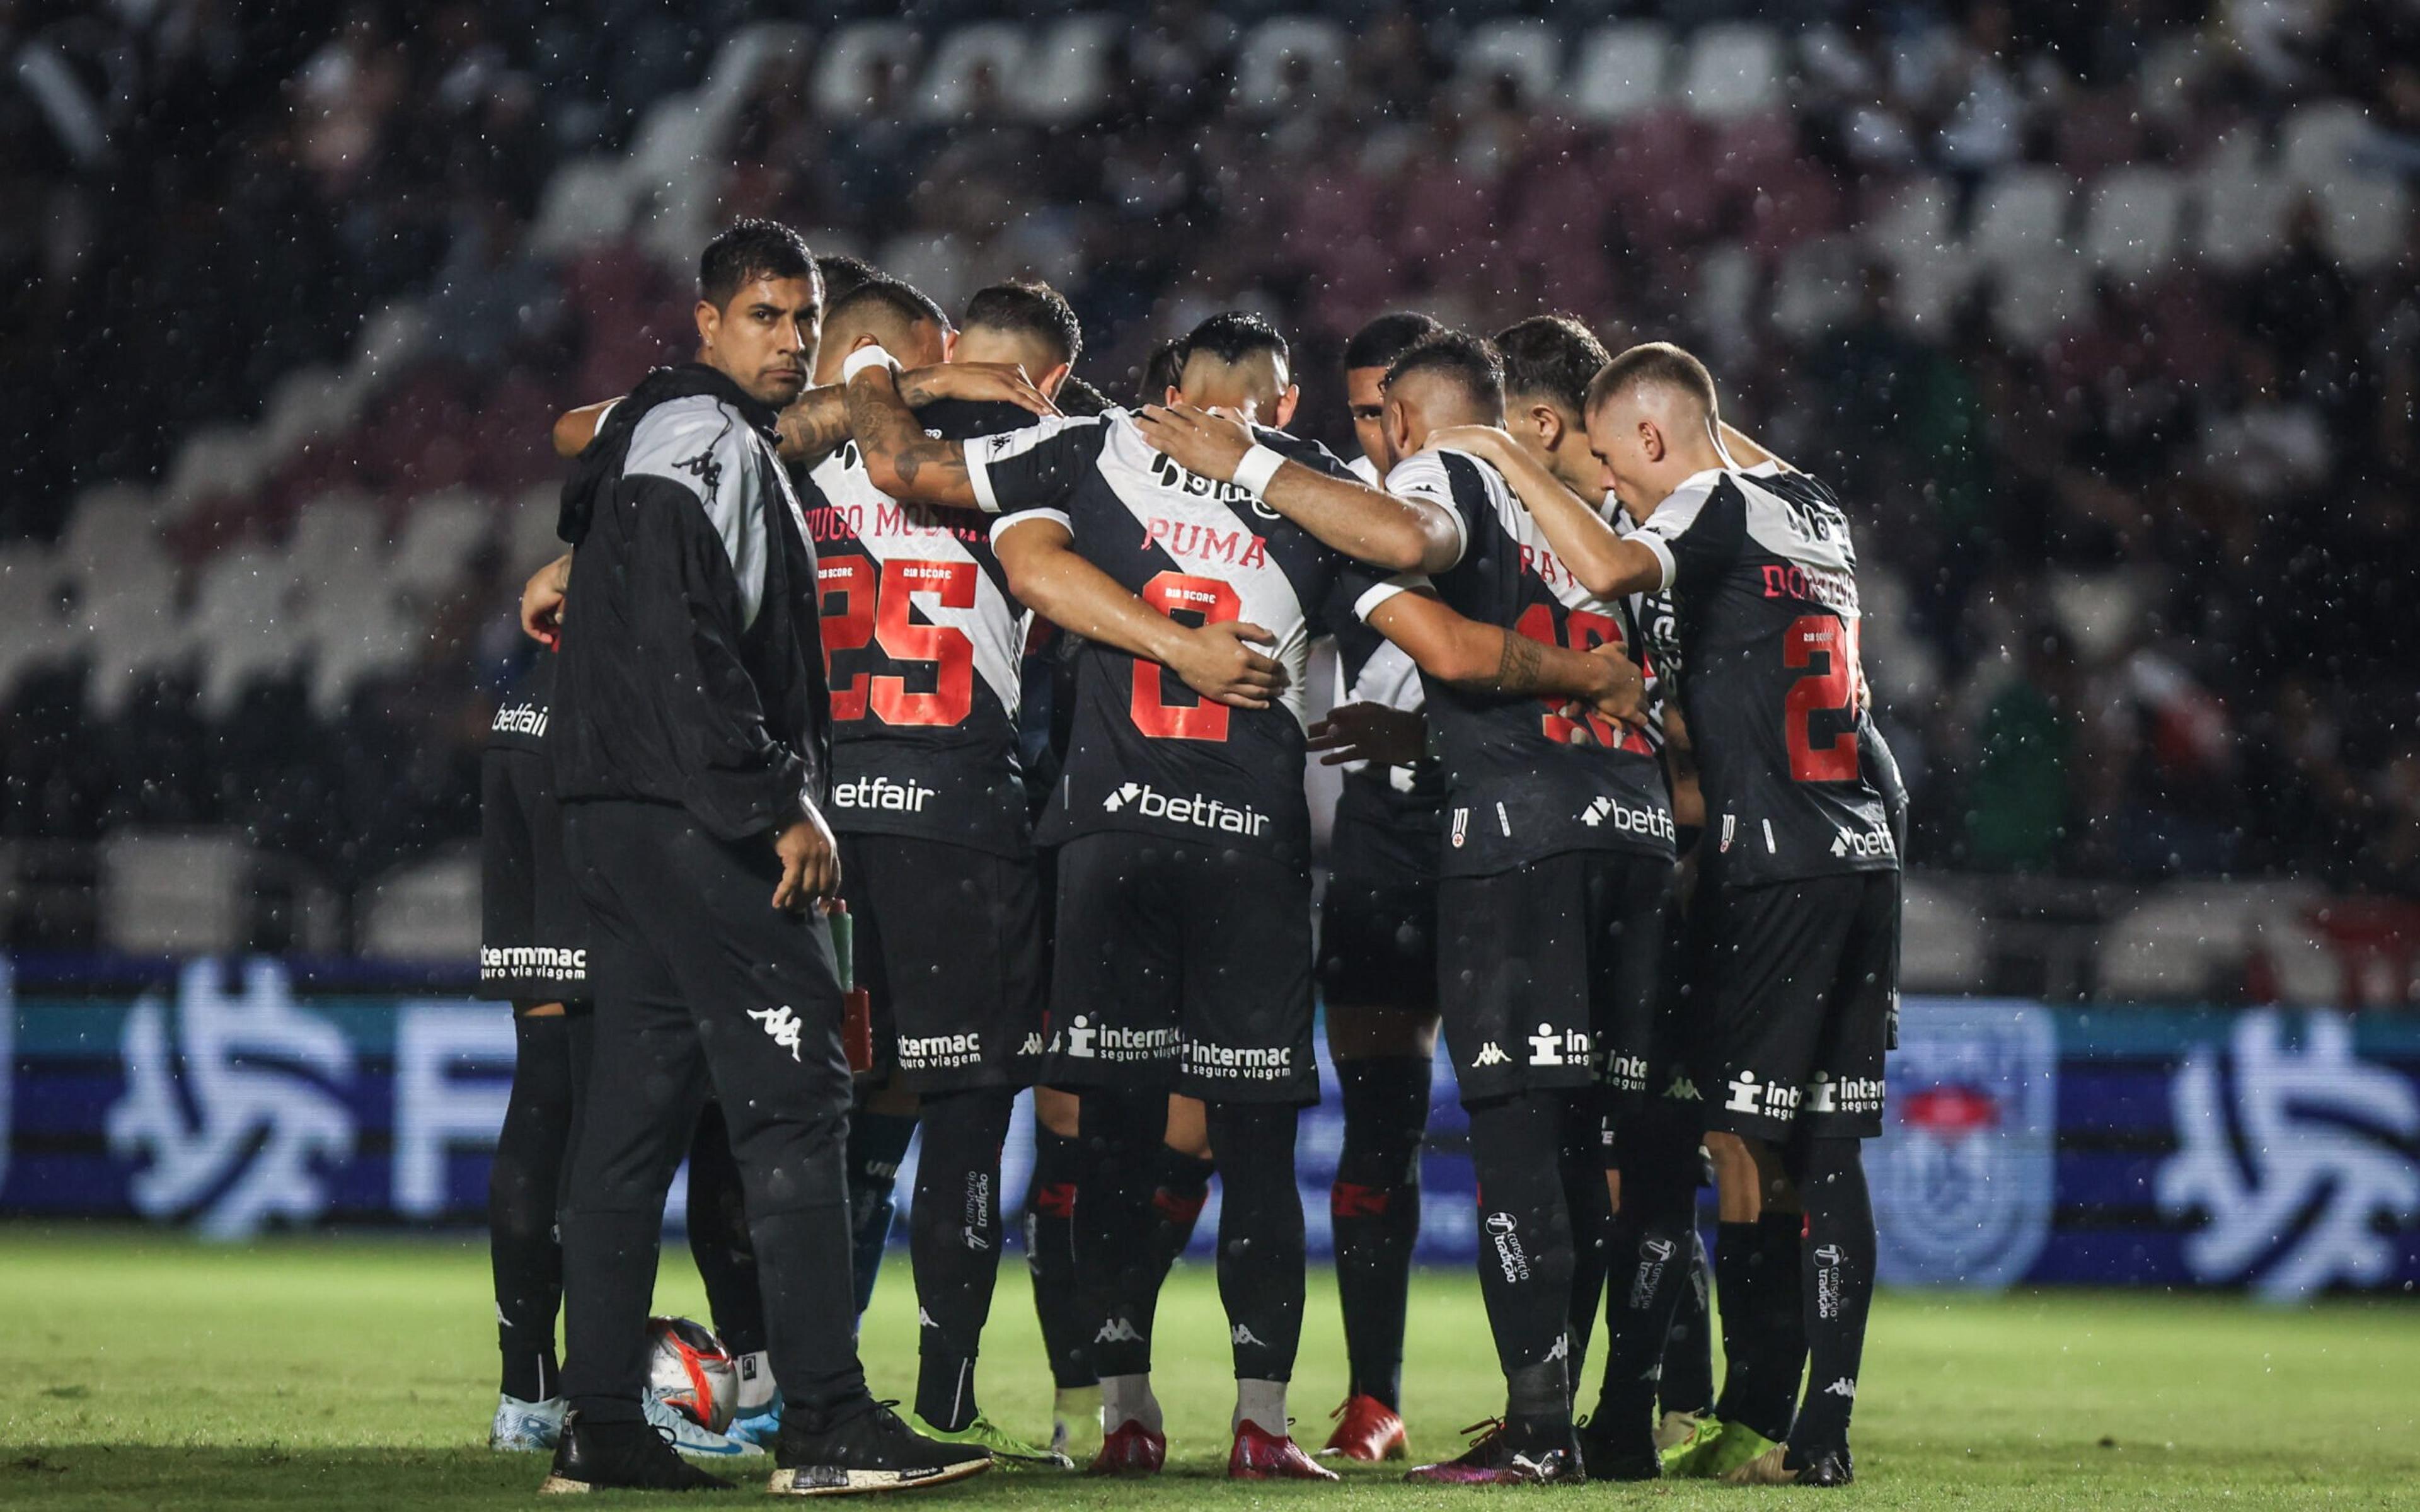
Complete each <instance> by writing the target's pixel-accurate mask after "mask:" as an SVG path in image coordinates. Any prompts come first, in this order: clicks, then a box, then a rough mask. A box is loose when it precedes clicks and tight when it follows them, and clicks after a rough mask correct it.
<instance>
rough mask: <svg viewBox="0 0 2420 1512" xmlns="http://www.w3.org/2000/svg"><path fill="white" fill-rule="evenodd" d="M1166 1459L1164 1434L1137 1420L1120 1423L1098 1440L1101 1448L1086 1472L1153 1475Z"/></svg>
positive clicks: (1163, 1464)
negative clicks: (1144, 1425)
mask: <svg viewBox="0 0 2420 1512" xmlns="http://www.w3.org/2000/svg"><path fill="white" fill-rule="evenodd" d="M1167 1463H1168V1435H1167V1434H1165V1433H1154V1432H1153V1431H1152V1430H1151V1429H1149V1428H1147V1427H1143V1426H1142V1425H1141V1424H1140V1423H1122V1424H1120V1425H1119V1426H1118V1427H1116V1428H1115V1429H1113V1430H1112V1431H1110V1432H1109V1434H1107V1435H1106V1436H1104V1437H1103V1438H1102V1440H1101V1452H1100V1453H1099V1454H1096V1455H1094V1457H1093V1462H1092V1463H1091V1464H1090V1465H1088V1466H1086V1467H1085V1469H1084V1473H1085V1474H1087V1475H1156V1474H1158V1473H1160V1470H1161V1468H1162V1467H1163V1466H1165V1465H1166V1464H1167Z"/></svg>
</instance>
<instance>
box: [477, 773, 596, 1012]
mask: <svg viewBox="0 0 2420 1512" xmlns="http://www.w3.org/2000/svg"><path fill="white" fill-rule="evenodd" d="M588 990H589V989H588V914H587V910H586V909H585V908H584V907H583V906H582V903H581V902H580V889H579V887H577V886H576V885H575V883H574V882H573V879H572V876H571V872H570V869H569V868H568V867H566V865H565V864H564V860H563V810H562V809H561V808H560V807H559V806H558V805H557V804H556V803H555V801H554V779H553V774H552V771H551V768H550V766H549V764H548V761H547V757H546V755H545V754H544V753H543V752H540V751H535V750H514V749H510V748H489V750H487V751H486V752H484V753H483V754H482V755H481V756H480V758H479V995H480V996H482V997H504V998H510V999H511V1000H513V1001H514V1002H520V1003H567V1002H580V1001H584V1000H585V999H586V998H587V996H588Z"/></svg>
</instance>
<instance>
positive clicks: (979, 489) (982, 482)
mask: <svg viewBox="0 0 2420 1512" xmlns="http://www.w3.org/2000/svg"><path fill="white" fill-rule="evenodd" d="M965 450H966V455H967V486H968V487H969V488H970V489H972V490H973V492H974V496H975V507H976V508H978V509H980V510H982V511H983V512H984V513H985V514H986V515H997V514H999V513H1000V495H998V494H996V493H994V492H992V491H991V469H990V468H989V467H987V466H985V463H984V459H983V454H982V453H981V452H979V451H977V450H976V449H975V448H974V447H973V446H972V445H969V446H967V447H966V449H965Z"/></svg>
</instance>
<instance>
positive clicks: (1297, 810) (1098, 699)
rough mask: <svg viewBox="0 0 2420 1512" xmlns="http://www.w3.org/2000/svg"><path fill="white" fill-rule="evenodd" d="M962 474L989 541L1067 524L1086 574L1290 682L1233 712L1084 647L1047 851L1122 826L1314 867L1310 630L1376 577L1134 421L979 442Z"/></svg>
mask: <svg viewBox="0 0 2420 1512" xmlns="http://www.w3.org/2000/svg"><path fill="white" fill-rule="evenodd" d="M1259 440H1260V441H1261V442H1262V444H1264V445H1266V446H1269V447H1271V448H1274V449H1275V450H1277V451H1279V452H1281V453H1283V454H1285V455H1287V456H1288V457H1290V458H1292V459H1293V460H1295V461H1296V462H1299V463H1302V464H1303V465H1304V466H1307V467H1312V468H1317V469H1319V470H1320V471H1324V472H1326V473H1329V474H1331V475H1333V476H1338V477H1344V476H1349V475H1350V474H1348V473H1347V472H1346V471H1345V469H1344V465H1343V464H1342V463H1341V462H1339V461H1338V460H1337V459H1336V458H1335V456H1334V455H1331V454H1330V453H1329V452H1328V451H1327V449H1326V447H1323V446H1320V445H1319V444H1317V443H1316V442H1311V441H1304V440H1296V439H1295V438H1294V437H1291V436H1288V435H1285V434H1284V433H1282V432H1280V431H1271V430H1264V431H1261V432H1260V433H1259ZM967 467H968V471H969V473H970V477H971V479H972V481H973V485H974V488H975V492H976V495H977V497H978V498H979V499H980V500H981V501H983V504H984V506H985V508H986V509H992V510H996V511H997V512H998V513H1000V514H1001V520H1000V521H999V523H998V524H997V525H996V526H995V527H994V532H995V536H997V535H998V534H1000V533H1001V532H1007V531H1011V530H1015V529H1017V528H1018V527H1020V526H1022V525H1027V524H1030V523H1032V521H1035V520H1043V519H1047V520H1055V521H1057V522H1058V523H1059V524H1061V525H1063V527H1065V528H1066V530H1067V532H1068V533H1069V534H1070V535H1071V536H1072V537H1073V539H1074V542H1075V548H1076V550H1077V551H1078V552H1079V553H1081V554H1082V555H1083V556H1084V558H1085V559H1086V560H1088V561H1090V562H1091V563H1094V565H1095V566H1098V567H1100V568H1101V569H1102V570H1103V571H1105V572H1107V573H1108V574H1109V576H1110V577H1111V578H1114V579H1117V581H1118V582H1119V583H1121V584H1122V585H1124V586H1125V587H1126V588H1128V589H1131V590H1132V591H1133V592H1134V593H1135V594H1137V595H1138V596H1139V597H1140V598H1141V599H1142V601H1143V602H1144V603H1146V604H1149V605H1151V606H1152V607H1153V608H1154V609H1158V610H1159V611H1160V612H1161V613H1163V614H1167V615H1169V616H1170V617H1171V618H1174V619H1180V620H1183V621H1185V622H1186V623H1187V624H1194V625H1199V624H1204V623H1213V622H1224V621H1231V620H1242V621H1245V622H1247V623H1249V624H1253V625H1261V626H1262V627H1264V628H1265V629H1266V630H1268V631H1269V632H1270V633H1271V634H1272V635H1273V636H1274V637H1275V638H1276V642H1277V643H1276V645H1275V647H1274V649H1273V650H1272V651H1271V655H1272V656H1275V657H1276V659H1277V660H1278V661H1279V662H1280V663H1282V664H1283V665H1284V667H1285V669H1286V671H1287V672H1288V674H1289V676H1290V678H1291V681H1290V682H1289V683H1288V685H1287V687H1286V690H1285V692H1284V694H1283V695H1282V696H1281V697H1280V699H1279V701H1278V702H1276V703H1275V704H1273V705H1272V706H1271V707H1269V708H1266V709H1238V708H1232V707H1229V706H1228V705H1226V704H1222V703H1218V702H1211V701H1209V700H1206V699H1203V698H1202V697H1200V696H1199V695H1198V694H1196V693H1194V692H1193V690H1192V689H1190V688H1188V687H1186V686H1185V684H1184V683H1183V682H1182V681H1181V680H1179V679H1178V678H1177V677H1176V676H1175V674H1173V673H1171V672H1170V671H1167V670H1166V669H1164V668H1163V667H1161V666H1160V665H1159V664H1158V663H1157V662H1153V661H1147V660H1143V659H1140V658H1138V657H1135V656H1128V655H1127V654H1126V653H1125V652H1123V651H1118V650H1115V649H1113V648H1111V647H1109V646H1106V645H1101V644H1098V643H1096V642H1087V643H1086V644H1085V646H1084V648H1083V649H1082V650H1081V651H1080V652H1078V664H1077V681H1076V710H1075V717H1074V721H1073V726H1072V728H1071V731H1070V733H1069V737H1068V749H1067V761H1066V766H1065V768H1064V769H1063V772H1062V774H1061V776H1060V779H1059V784H1058V788H1057V791H1056V792H1055V793H1054V794H1053V795H1052V798H1051V803H1050V807H1049V810H1047V813H1046V814H1045V815H1044V817H1043V821H1042V826H1041V831H1040V834H1039V837H1038V838H1039V839H1040V840H1041V841H1043V843H1045V844H1053V845H1055V844H1059V843H1062V842H1063V841H1067V840H1071V839H1073V838H1075V837H1076V836H1078V835H1084V834H1090V833H1093V832H1094V831H1098V830H1128V831H1140V832H1141V833H1144V834H1158V835H1167V836H1170V837H1171V838H1183V839H1187V840H1197V841H1212V842H1216V843H1220V844H1225V845H1232V846H1235V847H1237V848H1240V849H1250V850H1256V851H1260V852H1264V853H1267V854H1272V855H1277V856H1282V857H1285V858H1288V859H1292V860H1296V861H1301V860H1303V859H1305V857H1306V856H1307V854H1308V851H1309V845H1310V834H1311V821H1310V814H1309V811H1308V809H1307V807H1306V804H1305V802H1304V798H1303V789H1302V776H1303V756H1304V746H1303V742H1304V732H1305V729H1306V726H1307V714H1306V705H1305V687H1304V675H1305V671H1306V668H1307V665H1308V660H1309V650H1310V645H1311V634H1312V632H1313V630H1314V628H1315V627H1316V625H1315V623H1314V622H1315V620H1316V618H1317V617H1318V616H1319V614H1320V613H1321V610H1322V608H1323V606H1324V605H1326V603H1327V602H1328V601H1329V595H1330V594H1334V593H1337V592H1340V591H1342V592H1347V593H1351V592H1355V591H1357V587H1366V586H1370V585H1374V584H1375V582H1376V581H1377V577H1376V575H1375V574H1374V573H1372V572H1371V571H1370V570H1369V569H1367V568H1364V567H1361V566H1359V564H1357V563H1353V562H1352V561H1351V560H1350V559H1349V558H1347V557H1345V556H1343V555H1342V554H1341V553H1339V552H1337V551H1335V550H1333V549H1331V548H1328V547H1327V546H1326V545H1325V544H1324V543H1322V542H1321V541H1320V540H1319V539H1318V538H1317V537H1316V536H1313V535H1312V534H1311V532H1308V531H1306V530H1304V529H1303V528H1302V527H1300V526H1299V525H1296V524H1295V523H1294V522H1293V521H1292V520H1290V519H1287V518H1286V517H1283V516H1281V515H1280V514H1279V513H1278V512H1277V511H1276V510H1274V509H1271V508H1270V507H1269V506H1268V505H1266V504H1264V503H1263V502H1261V501H1259V500H1258V499H1255V498H1254V497H1252V495H1251V494H1249V493H1248V492H1247V491H1245V490H1244V489H1242V488H1239V487H1237V486H1234V485H1233V484H1232V483H1220V482H1218V481H1216V480H1213V479H1210V478H1204V477H1201V476H1199V475H1197V474H1195V473H1191V472H1188V471H1186V470H1185V469H1183V468H1181V467H1179V466H1178V465H1177V464H1176V463H1175V462H1173V461H1171V459H1169V458H1168V457H1166V456H1163V455H1160V454H1159V453H1157V452H1155V451H1153V450H1152V449H1151V448H1150V447H1149V446H1147V445H1145V444H1144V442H1143V439H1142V435H1141V433H1140V431H1138V430H1137V429H1136V428H1135V426H1134V424H1133V422H1132V419H1131V417H1130V416H1129V415H1128V414H1127V413H1126V412H1125V411H1124V410H1119V409H1112V410H1110V411H1109V412H1108V413H1107V414H1103V415H1098V416H1087V417H1060V418H1054V419H1048V420H1045V421H1043V422H1041V423H1040V424H1034V425H1032V426H1029V427H1027V428H1026V429H1023V430H1019V431H1014V432H1010V433H1007V434H1003V435H997V436H986V437H982V438H978V439H977V440H971V441H969V442H968V443H967ZM1076 628H1078V630H1080V629H1081V628H1082V626H1080V625H1079V626H1077V627H1076Z"/></svg>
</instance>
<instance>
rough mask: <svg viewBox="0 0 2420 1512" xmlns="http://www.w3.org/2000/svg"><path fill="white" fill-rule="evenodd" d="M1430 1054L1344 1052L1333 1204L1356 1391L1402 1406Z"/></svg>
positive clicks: (1350, 1388)
mask: <svg viewBox="0 0 2420 1512" xmlns="http://www.w3.org/2000/svg"><path fill="white" fill-rule="evenodd" d="M1433 1072H1434V1063H1433V1062H1432V1061H1431V1060H1430V1058H1429V1057H1426V1056H1375V1057H1371V1058H1369V1059H1366V1060H1340V1061H1338V1062H1337V1063H1336V1079H1337V1081H1338V1083H1339V1084H1340V1086H1341V1087H1342V1091H1343V1103H1344V1149H1343V1151H1342V1153H1341V1154H1339V1155H1338V1156H1337V1159H1336V1180H1335V1184H1334V1185H1332V1186H1330V1187H1329V1188H1328V1192H1327V1211H1328V1216H1329V1219H1330V1221H1331V1223H1332V1224H1333V1226H1334V1229H1335V1234H1336V1293H1337V1297H1338V1300H1339V1301H1340V1302H1341V1303H1342V1304H1343V1310H1344V1358H1345V1363H1346V1367H1347V1370H1348V1372H1349V1374H1348V1378H1347V1382H1346V1385H1345V1388H1344V1392H1345V1395H1346V1396H1373V1397H1375V1398H1377V1399H1378V1400H1379V1401H1381V1402H1384V1403H1385V1404H1386V1405H1387V1406H1388V1407H1390V1408H1395V1407H1401V1406H1402V1404H1403V1401H1402V1399H1403V1389H1404V1308H1405V1305H1406V1302H1407V1298H1408V1294H1409V1292H1410V1290H1411V1282H1412V1250H1413V1247H1414V1246H1415V1245H1416V1244H1418V1243H1419V1237H1420V1141H1421V1139H1422V1138H1423V1137H1424V1136H1425V1135H1426V1134H1427V1132H1428V1121H1429V1083H1430V1079H1431V1077H1432V1074H1433Z"/></svg>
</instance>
